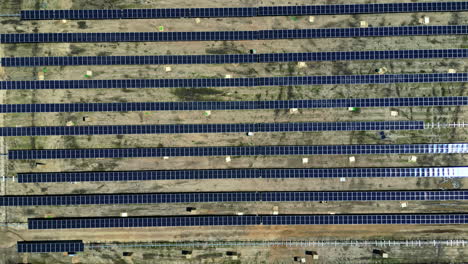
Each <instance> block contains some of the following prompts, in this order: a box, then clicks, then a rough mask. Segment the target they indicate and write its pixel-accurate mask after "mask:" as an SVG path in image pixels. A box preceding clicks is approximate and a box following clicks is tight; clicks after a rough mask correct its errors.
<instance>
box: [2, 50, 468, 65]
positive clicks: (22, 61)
mask: <svg viewBox="0 0 468 264" xmlns="http://www.w3.org/2000/svg"><path fill="white" fill-rule="evenodd" d="M434 58H468V49H438V50H385V51H337V52H308V53H267V54H231V55H161V56H76V57H69V56H68V57H9V58H1V65H2V66H3V67H35V66H70V65H134V64H140V65H145V64H223V63H269V62H291V61H350V60H394V59H434Z"/></svg>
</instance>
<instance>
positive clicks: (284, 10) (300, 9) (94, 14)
mask: <svg viewBox="0 0 468 264" xmlns="http://www.w3.org/2000/svg"><path fill="white" fill-rule="evenodd" d="M466 10H468V3H467V2H449V3H446V2H435V3H387V4H352V5H349V4H348V5H313V6H268V7H267V6H265V7H237V8H232V7H228V8H168V9H119V10H109V9H103V10H22V11H21V19H22V20H53V19H137V18H183V17H254V16H297V15H339V14H379V13H408V12H414V13H416V12H457V11H466Z"/></svg>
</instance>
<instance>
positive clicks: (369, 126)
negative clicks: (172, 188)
mask: <svg viewBox="0 0 468 264" xmlns="http://www.w3.org/2000/svg"><path fill="white" fill-rule="evenodd" d="M418 129H424V121H382V122H376V121H373V122H322V123H256V124H177V125H115V126H60V127H53V126H43V127H0V136H6V137H8V136H54V135H123V134H167V133H172V134H179V133H180V134H182V133H242V132H307V131H308V132H310V131H372V130H418Z"/></svg>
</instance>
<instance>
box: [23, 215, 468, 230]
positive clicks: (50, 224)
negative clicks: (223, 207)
mask: <svg viewBox="0 0 468 264" xmlns="http://www.w3.org/2000/svg"><path fill="white" fill-rule="evenodd" d="M369 224H372V225H387V224H468V214H373V215H370V214H369V215H368V214H360V215H271V216H259V215H258V216H252V215H242V216H234V215H218V216H180V217H120V218H110V217H107V218H62V219H56V218H52V219H28V229H31V230H33V229H77V228H129V227H161V226H166V227H167V226H245V225H369Z"/></svg>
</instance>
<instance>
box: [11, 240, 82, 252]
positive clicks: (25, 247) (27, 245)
mask: <svg viewBox="0 0 468 264" xmlns="http://www.w3.org/2000/svg"><path fill="white" fill-rule="evenodd" d="M16 248H17V251H18V252H19V253H47V252H83V251H84V244H83V241H82V240H49V241H18V243H17V245H16Z"/></svg>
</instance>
